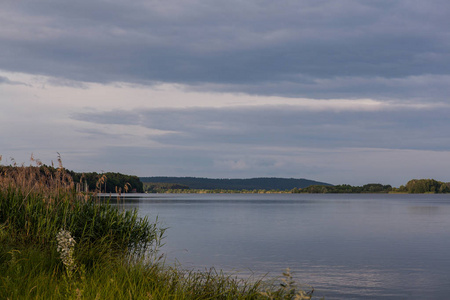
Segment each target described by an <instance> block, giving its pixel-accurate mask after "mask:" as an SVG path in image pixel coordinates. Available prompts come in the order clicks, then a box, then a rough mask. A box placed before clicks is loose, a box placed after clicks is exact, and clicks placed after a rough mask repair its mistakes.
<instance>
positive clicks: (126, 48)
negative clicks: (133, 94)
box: [0, 0, 450, 101]
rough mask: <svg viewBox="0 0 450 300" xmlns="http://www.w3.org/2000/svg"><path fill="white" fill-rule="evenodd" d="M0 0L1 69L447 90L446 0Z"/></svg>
mask: <svg viewBox="0 0 450 300" xmlns="http://www.w3.org/2000/svg"><path fill="white" fill-rule="evenodd" d="M3 8H4V9H3V12H2V16H4V17H5V18H2V19H3V20H4V21H2V23H0V25H1V26H0V27H2V29H1V30H0V42H1V44H2V48H1V49H0V69H4V70H7V71H19V72H25V73H33V74H44V75H51V76H55V77H61V78H65V79H69V80H75V81H86V82H99V83H106V82H115V81H120V82H134V83H146V84H154V83H157V82H170V83H180V84H185V85H189V86H192V87H193V88H195V87H198V86H200V87H201V88H203V89H207V88H208V87H213V86H215V85H219V86H221V87H222V89H224V90H227V91H233V92H243V93H252V94H262V95H283V96H291V97H309V98H336V95H338V96H339V97H346V98H365V97H368V96H370V97H372V96H374V95H375V96H376V95H377V91H378V92H380V95H379V97H380V98H382V99H385V98H387V99H392V98H395V99H402V100H409V98H410V97H411V94H412V93H413V92H408V89H407V88H406V87H409V86H414V85H413V84H414V81H415V80H416V79H417V78H419V79H421V78H422V79H426V80H427V82H428V83H429V85H428V84H423V85H422V89H421V90H422V93H420V96H417V97H420V98H421V99H422V101H432V100H433V99H434V98H435V97H437V98H438V99H439V101H444V100H445V99H444V95H445V94H447V93H446V92H447V90H448V88H447V86H448V74H449V71H450V69H449V68H450V67H449V66H450V55H449V53H450V51H449V50H450V49H449V47H450V45H449V44H448V42H447V40H448V36H447V31H446V28H448V27H449V26H450V24H449V23H450V22H449V20H448V18H447V16H448V11H449V9H450V5H448V3H447V2H445V1H427V2H426V3H418V2H414V3H411V2H410V1H406V0H403V1H395V2H393V1H376V2H362V1H354V0H345V1H339V2H336V1H313V2H311V1H296V2H295V1H294V2H292V1H281V2H280V1H278V2H276V3H274V2H270V1H265V2H259V1H258V2H257V1H237V0H234V1H227V2H224V3H220V4H218V3H209V2H204V1H171V2H170V3H169V2H156V1H151V2H147V1H137V2H133V3H132V4H131V3H128V2H124V1H118V0H116V1H108V2H100V1H75V2H71V3H64V4H63V3H61V2H59V1H52V0H47V1H39V2H36V1H21V2H7V3H6V4H5V5H4V7H3ZM358 83H359V84H358ZM436 87H444V88H445V89H444V91H442V92H438V89H436ZM402 90H403V92H402ZM418 90H419V89H418V88H416V89H413V91H418ZM405 91H406V92H405Z"/></svg>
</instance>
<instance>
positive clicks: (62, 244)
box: [0, 157, 312, 299]
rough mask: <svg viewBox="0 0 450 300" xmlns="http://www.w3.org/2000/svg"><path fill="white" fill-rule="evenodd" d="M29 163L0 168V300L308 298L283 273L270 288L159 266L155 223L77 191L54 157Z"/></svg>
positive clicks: (158, 230) (256, 282) (218, 274)
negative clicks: (51, 160) (46, 161)
mask: <svg viewBox="0 0 450 300" xmlns="http://www.w3.org/2000/svg"><path fill="white" fill-rule="evenodd" d="M0 159H1V157H0ZM32 161H33V163H32V165H30V166H24V165H20V166H18V165H13V166H0V299H311V294H312V292H311V293H305V292H304V291H302V290H301V289H298V288H296V287H295V285H294V282H293V281H292V280H291V277H290V273H286V274H285V279H284V281H283V282H282V283H281V285H271V284H267V283H265V282H263V281H262V279H257V280H250V279H249V280H243V279H237V278H235V277H233V276H231V275H227V274H224V273H222V272H221V271H217V270H214V269H211V270H209V271H204V272H199V271H196V272H194V271H189V270H183V269H182V268H181V267H176V266H166V265H164V263H163V261H162V260H159V259H158V255H159V253H158V251H157V249H158V247H159V246H160V244H161V240H162V238H163V235H164V229H163V228H160V227H159V226H158V224H157V223H151V222H149V220H148V219H147V218H140V217H138V214H137V211H136V210H131V211H129V210H121V209H120V208H119V207H118V206H114V205H110V204H109V203H108V202H107V203H104V202H100V200H99V199H98V198H97V197H96V196H95V194H91V193H85V192H81V191H80V190H81V189H80V188H77V186H78V184H77V183H76V182H73V180H72V178H71V177H70V176H68V174H66V173H65V171H64V168H63V167H62V163H61V160H60V159H58V162H59V167H58V168H57V169H54V168H49V167H46V166H44V165H42V164H41V163H40V162H39V161H37V160H34V159H33V158H32ZM55 170H56V171H55Z"/></svg>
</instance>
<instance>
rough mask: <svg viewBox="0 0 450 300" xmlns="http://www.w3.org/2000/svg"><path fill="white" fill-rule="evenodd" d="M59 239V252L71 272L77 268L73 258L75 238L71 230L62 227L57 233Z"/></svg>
mask: <svg viewBox="0 0 450 300" xmlns="http://www.w3.org/2000/svg"><path fill="white" fill-rule="evenodd" d="M56 240H57V241H58V248H57V249H58V252H59V255H60V257H61V260H62V262H63V264H64V266H65V267H66V269H67V272H68V273H69V274H71V273H72V271H73V270H74V269H75V260H74V258H73V252H74V248H75V240H74V239H73V237H72V235H71V234H70V232H69V231H67V230H64V229H61V230H60V231H59V232H58V234H57V235H56Z"/></svg>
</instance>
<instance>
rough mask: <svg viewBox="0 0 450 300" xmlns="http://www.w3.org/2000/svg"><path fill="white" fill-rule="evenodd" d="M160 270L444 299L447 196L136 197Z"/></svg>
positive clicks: (341, 294) (346, 294) (342, 295)
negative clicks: (289, 279)
mask: <svg viewBox="0 0 450 300" xmlns="http://www.w3.org/2000/svg"><path fill="white" fill-rule="evenodd" d="M125 205H126V207H127V208H132V207H137V208H138V209H139V212H140V214H141V215H148V216H149V217H150V219H151V220H154V219H155V217H156V216H158V218H159V221H160V222H161V224H162V225H163V226H165V227H169V229H168V230H167V232H166V238H165V240H164V241H165V243H166V244H165V246H164V247H163V248H162V251H163V252H164V253H165V254H166V259H167V262H168V263H172V262H174V261H175V260H177V261H179V262H180V263H181V265H182V266H183V267H185V268H189V269H199V270H205V269H208V268H210V267H216V268H217V269H222V270H224V271H226V272H233V274H237V275H238V276H244V277H245V276H248V275H249V274H251V273H252V272H253V273H254V274H257V275H262V274H267V273H268V277H274V276H278V275H280V274H281V273H282V272H283V271H284V270H285V269H286V268H288V267H289V268H290V269H291V271H293V272H294V275H295V278H296V279H297V280H298V281H299V282H301V283H304V284H309V285H311V286H313V287H314V288H315V292H314V295H316V296H325V298H326V299H450V195H373V194H372V195H369V194H359V195H358V194H325V195H322V194H320V195H317V194H142V195H141V194H137V195H135V196H134V197H132V198H127V199H126V204H125Z"/></svg>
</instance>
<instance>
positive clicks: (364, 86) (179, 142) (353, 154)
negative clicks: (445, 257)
mask: <svg viewBox="0 0 450 300" xmlns="http://www.w3.org/2000/svg"><path fill="white" fill-rule="evenodd" d="M1 7H2V9H1V10H0V155H2V161H1V163H2V164H10V163H13V162H14V161H16V162H19V163H25V164H29V163H30V161H29V159H30V156H31V154H33V155H34V157H37V158H39V159H40V160H42V162H44V163H46V164H50V163H51V162H52V161H53V162H55V161H56V160H57V156H58V153H59V154H60V155H61V157H62V160H63V164H64V166H65V167H66V168H68V169H72V170H75V171H79V172H83V171H85V172H92V171H95V172H122V173H126V174H132V175H138V176H197V177H210V178H252V177H286V178H307V179H312V180H318V181H322V182H328V183H331V184H352V185H363V184H366V183H383V184H391V185H393V186H399V185H401V184H405V183H406V182H407V181H408V180H410V179H413V178H434V179H436V180H440V181H450V172H449V171H448V170H450V134H449V131H450V117H449V116H450V99H449V95H450V18H449V17H448V16H449V15H450V2H449V1H447V0H429V1H421V0H373V1H362V0H360V1H356V0H314V1H313V0H310V1H304V0H295V1H292V0H280V1H266V0H259V1H256V0H227V1H206V0H203V1H200V0H182V1H180V0H173V1H172V0H170V1H160V0H154V1H152V0H145V1H144V0H136V1H125V0H103V1H98V0H89V1H87V0H77V1H61V0H21V1H15V0H4V1H2V4H1Z"/></svg>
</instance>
